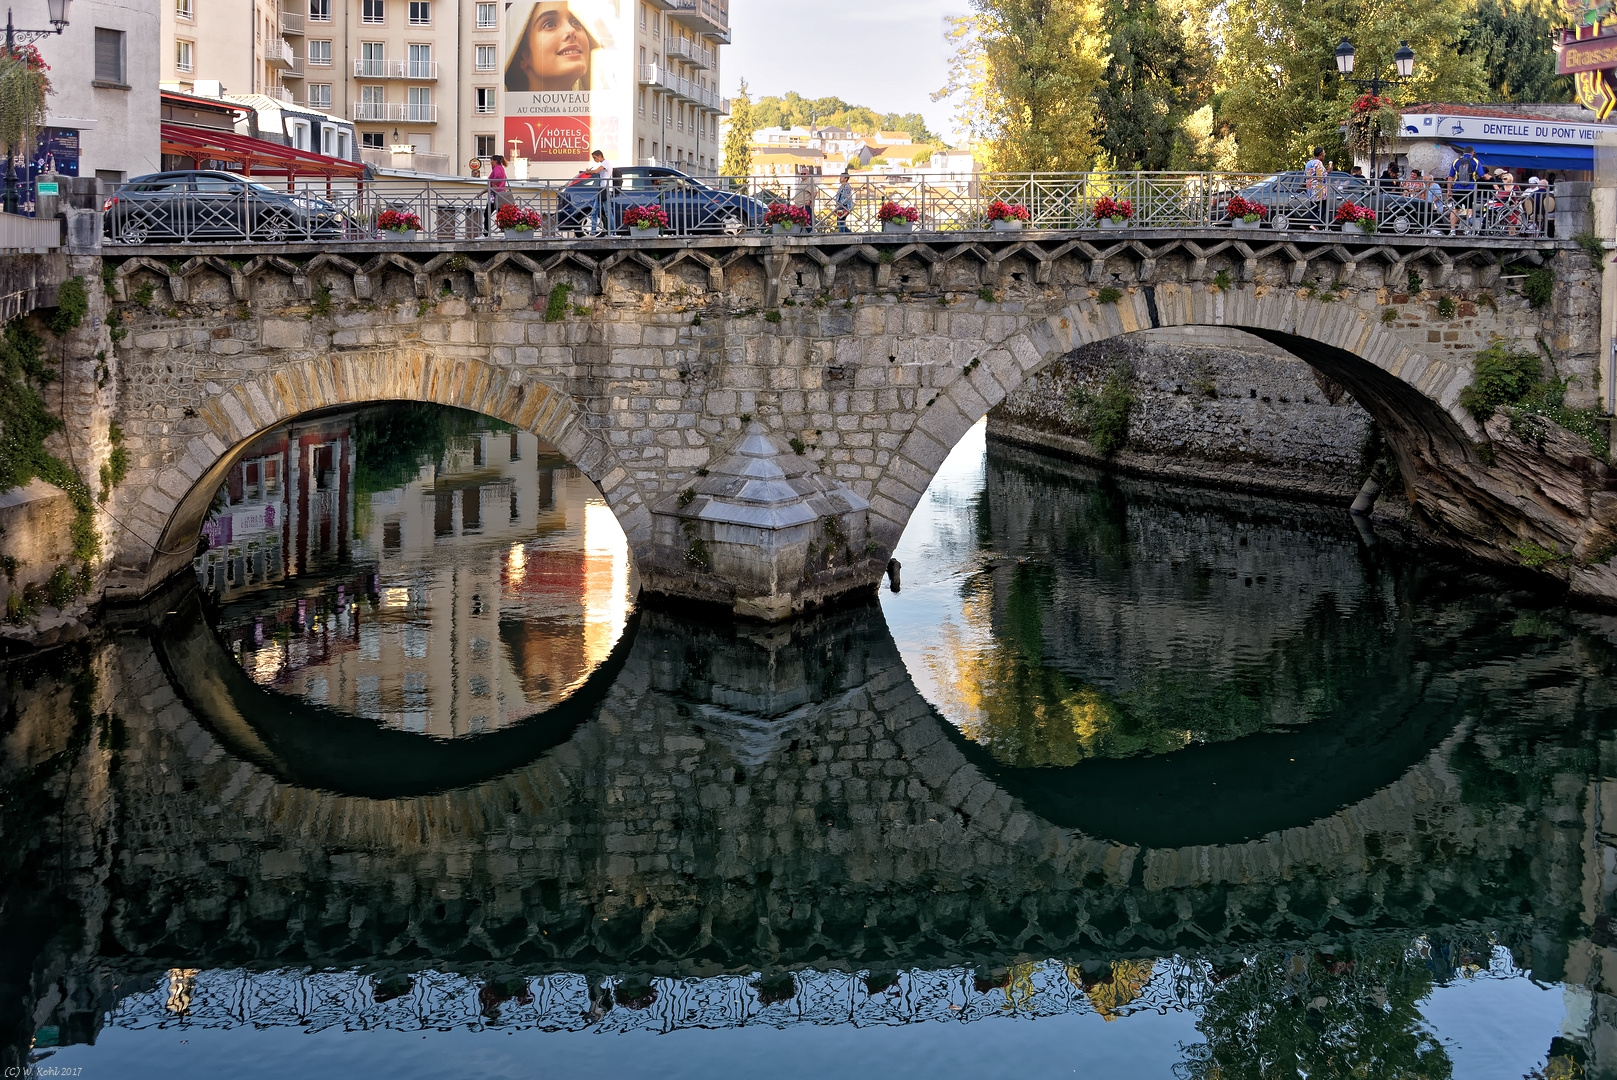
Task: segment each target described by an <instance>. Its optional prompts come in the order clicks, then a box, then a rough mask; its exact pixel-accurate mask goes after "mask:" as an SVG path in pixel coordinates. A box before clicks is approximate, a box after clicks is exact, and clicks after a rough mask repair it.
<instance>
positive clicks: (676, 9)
mask: <svg viewBox="0 0 1617 1080" xmlns="http://www.w3.org/2000/svg"><path fill="white" fill-rule="evenodd" d="M668 12H669V14H670V15H672V16H673V17H674V18H676V19H678V20H679V21H680V22H682V23H684V24H685V25H686V26H689V27H691V28H692V29H693V30H695V31H696V32H697V33H699V34H706V35H707V36H708V37H710V38H714V39H715V40H718V41H723V42H728V41H729V40H730V3H729V0H669V3H668Z"/></svg>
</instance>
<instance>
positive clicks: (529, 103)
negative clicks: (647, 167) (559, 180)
mask: <svg viewBox="0 0 1617 1080" xmlns="http://www.w3.org/2000/svg"><path fill="white" fill-rule="evenodd" d="M630 6H631V0H509V2H507V3H506V5H505V23H504V30H503V38H504V42H503V49H502V52H503V55H504V61H505V68H504V71H505V93H504V95H503V98H504V101H505V108H504V129H505V135H504V138H505V144H504V147H503V150H504V152H505V153H506V155H507V156H510V157H524V158H527V159H528V160H529V161H531V162H533V163H534V173H535V175H547V174H548V175H568V174H570V173H571V172H572V171H576V170H575V169H570V168H568V167H567V166H577V167H578V168H582V167H583V165H584V163H585V162H587V161H589V156H590V151H591V150H595V149H599V150H602V151H603V152H604V153H605V154H606V155H607V158H608V159H609V160H610V161H612V162H613V163H614V164H622V163H623V158H622V157H621V156H620V155H619V147H620V144H621V143H622V142H623V141H624V139H625V138H626V134H627V133H626V131H625V127H626V126H627V123H628V110H627V106H628V104H629V101H630V94H631V93H632V89H631V88H632V87H633V85H634V71H633V69H632V66H631V64H632V58H631V56H630V50H631V49H632V48H633V45H634V36H633V27H632V25H631V24H630V22H629V19H628V16H627V15H625V14H624V10H625V9H626V8H629V7H630ZM547 166H549V167H548V168H547Z"/></svg>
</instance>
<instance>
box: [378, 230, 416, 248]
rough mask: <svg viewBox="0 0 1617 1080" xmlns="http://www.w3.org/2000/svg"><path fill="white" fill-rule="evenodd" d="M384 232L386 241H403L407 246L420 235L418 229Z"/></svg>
mask: <svg viewBox="0 0 1617 1080" xmlns="http://www.w3.org/2000/svg"><path fill="white" fill-rule="evenodd" d="M385 231H386V232H387V236H386V239H388V240H403V241H404V242H405V243H407V244H408V243H410V242H411V241H413V240H414V239H415V238H416V237H417V236H419V235H420V234H421V231H420V230H419V229H387V230H385Z"/></svg>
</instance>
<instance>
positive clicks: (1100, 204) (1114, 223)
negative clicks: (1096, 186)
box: [1094, 195, 1134, 229]
mask: <svg viewBox="0 0 1617 1080" xmlns="http://www.w3.org/2000/svg"><path fill="white" fill-rule="evenodd" d="M1133 216H1134V204H1133V203H1132V202H1130V201H1129V200H1127V199H1114V198H1112V197H1111V196H1110V195H1102V196H1101V197H1100V198H1098V199H1096V200H1095V209H1094V217H1095V224H1096V225H1098V226H1100V227H1101V228H1103V229H1121V228H1123V227H1124V226H1126V225H1127V224H1128V223H1129V219H1130V218H1132V217H1133Z"/></svg>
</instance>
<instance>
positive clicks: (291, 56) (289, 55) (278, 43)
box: [263, 38, 297, 67]
mask: <svg viewBox="0 0 1617 1080" xmlns="http://www.w3.org/2000/svg"><path fill="white" fill-rule="evenodd" d="M263 46H264V59H265V60H267V61H269V62H270V63H271V64H274V65H277V66H280V67H291V66H292V63H293V61H295V60H296V59H297V54H296V53H295V52H293V51H292V46H290V45H288V44H287V43H286V42H285V41H282V40H281V39H280V38H271V39H269V40H268V41H265V42H263Z"/></svg>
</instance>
